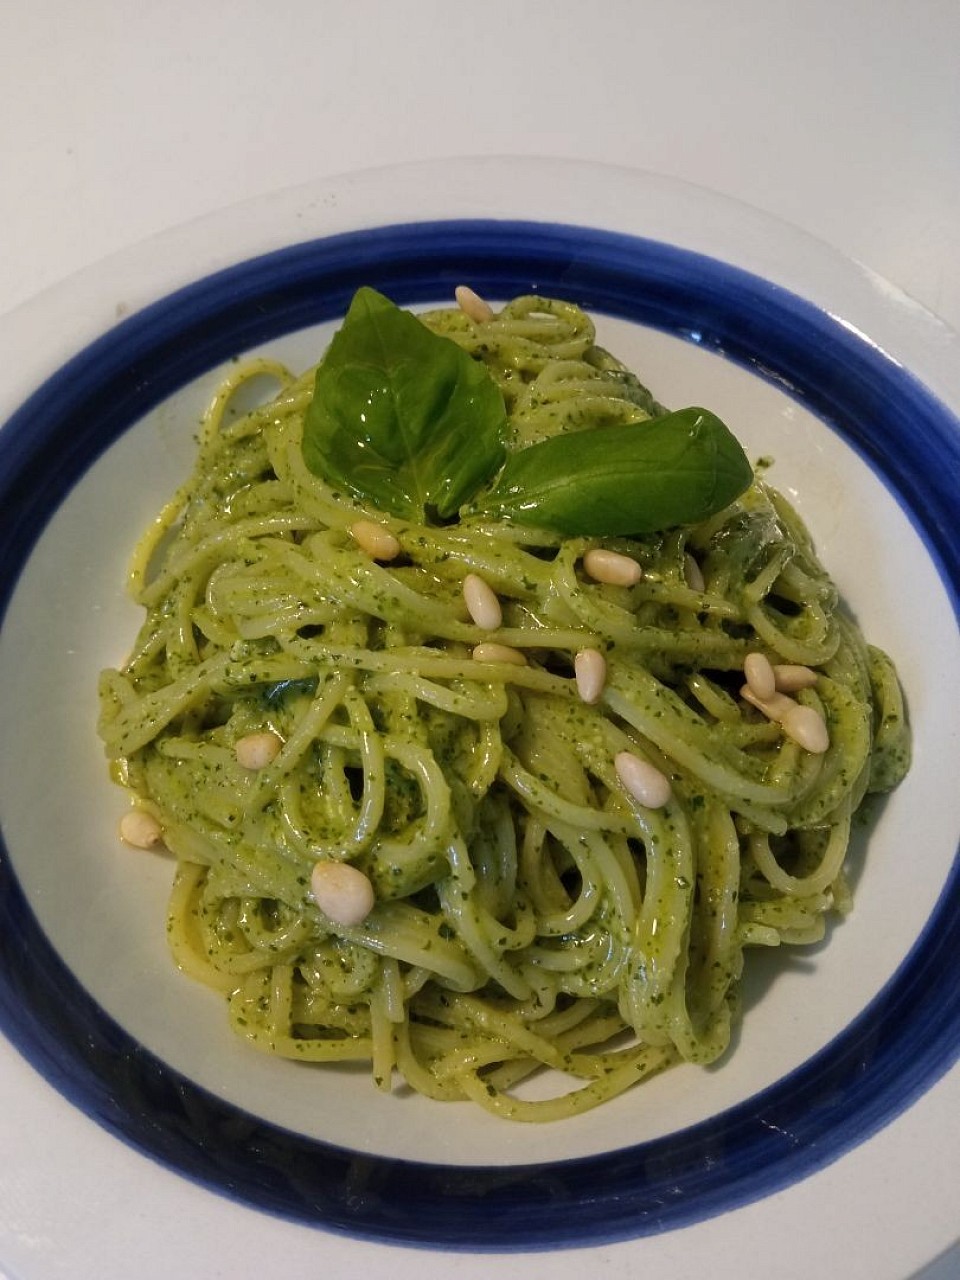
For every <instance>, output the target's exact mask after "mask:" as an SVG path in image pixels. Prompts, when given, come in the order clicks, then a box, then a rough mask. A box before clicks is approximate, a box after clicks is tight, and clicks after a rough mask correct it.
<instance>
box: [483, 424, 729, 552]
mask: <svg viewBox="0 0 960 1280" xmlns="http://www.w3.org/2000/svg"><path fill="white" fill-rule="evenodd" d="M752 479H753V469H752V468H751V466H750V463H749V461H748V460H747V457H746V455H745V454H744V452H743V449H742V448H741V447H740V445H739V443H738V442H737V440H736V438H735V437H734V436H733V435H732V434H731V433H730V431H729V430H728V429H727V427H725V426H724V424H723V423H722V422H721V421H720V419H719V418H718V417H716V415H715V414H712V413H710V412H709V411H708V410H707V409H698V408H692V409H681V410H679V411H678V412H677V413H668V414H665V415H664V416H663V417H662V418H654V419H653V420H652V421H651V422H644V423H637V424H635V425H631V426H610V427H597V428H596V429H595V430H587V431H578V432H574V433H573V434H570V435H563V436H552V437H551V438H550V439H549V440H543V441H541V442H540V443H539V444H535V445H531V446H530V447H529V448H527V449H521V450H520V451H519V452H518V453H514V454H512V455H511V456H510V457H509V458H508V459H507V463H506V465H505V466H504V468H503V470H502V472H501V473H500V475H499V477H498V478H497V482H496V484H495V485H494V487H493V488H492V489H491V490H490V491H489V492H487V493H486V494H484V495H482V496H481V497H480V498H479V499H478V501H477V503H476V510H477V511H478V512H480V513H481V514H483V515H485V516H494V517H497V516H506V517H508V518H510V519H512V520H515V521H517V522H518V523H520V524H528V525H534V526H538V527H540V528H545V529H552V530H555V531H556V532H558V533H565V534H572V535H577V534H583V535H596V536H605V535H607V536H612V535H616V534H641V533H653V532H654V531H656V530H658V529H668V528H670V527H671V526H673V525H678V524H694V523H696V522H697V521H699V520H705V519H706V518H707V517H708V516H711V515H714V514H715V513H716V512H717V511H721V510H722V509H723V508H724V507H725V506H727V505H728V504H729V503H731V502H733V500H734V499H735V498H737V497H739V496H740V494H741V493H743V491H744V490H745V489H746V488H747V487H748V486H749V484H750V482H751V480H752Z"/></svg>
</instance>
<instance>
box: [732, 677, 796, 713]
mask: <svg viewBox="0 0 960 1280" xmlns="http://www.w3.org/2000/svg"><path fill="white" fill-rule="evenodd" d="M740 697H741V698H743V699H744V701H745V702H749V703H750V705H751V706H754V707H756V708H757V710H758V711H762V712H763V714H764V715H765V716H766V717H767V719H768V720H782V719H783V717H784V716H785V715H786V714H787V712H788V711H790V710H791V709H792V708H793V707H795V706H797V705H798V704H797V703H796V702H794V700H793V698H788V697H787V695H786V694H785V693H775V694H773V696H772V697H770V698H758V697H757V695H756V694H755V693H754V691H753V690H752V689H751V688H750V686H749V685H748V684H745V685H744V686H743V688H742V689H741V690H740Z"/></svg>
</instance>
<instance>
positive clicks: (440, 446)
mask: <svg viewBox="0 0 960 1280" xmlns="http://www.w3.org/2000/svg"><path fill="white" fill-rule="evenodd" d="M505 423H506V412H505V409H504V404H503V397H502V395H501V394H500V390H499V388H498V387H497V385H496V383H495V382H494V381H493V379H492V378H491V376H490V374H489V373H488V372H487V370H486V369H485V368H484V366H483V365H482V364H480V363H479V362H478V361H475V360H472V359H471V358H470V356H468V355H467V354H466V352H464V351H463V350H461V348H460V347H458V346H457V345H456V343H454V342H452V341H451V340H450V339H449V338H443V337H440V336H438V335H437V334H434V333H431V332H430V330H428V329H427V328H426V327H425V326H424V325H423V324H421V322H420V321H419V320H418V319H417V318H416V316H414V315H412V314H411V313H410V312H408V311H402V310H400V308H398V307H396V306H394V304H393V303H392V302H391V301H390V300H389V299H388V298H385V297H384V296H383V295H382V294H380V293H377V292H376V290H374V289H368V288H362V289H359V290H358V291H357V293H356V295H355V296H354V299H353V302H352V303H351V305H350V310H349V311H348V313H347V316H346V319H345V320H344V323H343V325H342V327H341V328H340V330H339V331H338V333H337V334H336V335H335V337H334V339H333V341H332V342H331V344H330V347H329V349H328V351H327V353H326V355H325V356H324V358H323V360H322V362H321V364H320V366H319V368H318V370H317V375H316V383H315V388H314V395H313V400H312V401H311V404H310V407H309V409H308V410H307V415H306V421H305V424H304V437H303V456H304V461H305V462H306V464H307V466H308V467H309V468H310V470H311V471H313V472H314V473H315V474H316V475H319V476H322V477H323V478H324V479H325V480H327V481H329V482H330V483H332V484H336V485H341V486H342V487H343V488H345V489H347V490H349V492H351V493H352V494H354V495H356V496H357V497H359V498H361V499H363V500H365V501H369V502H371V503H372V504H373V505H374V506H376V507H379V508H380V509H381V510H382V511H385V512H389V513H391V514H392V515H395V516H400V517H402V518H406V519H411V520H417V521H420V522H423V521H426V520H429V519H430V518H432V517H437V516H439V517H440V518H447V517H449V516H452V515H454V514H455V513H456V512H457V511H458V509H459V508H460V507H461V506H462V505H463V503H464V502H466V501H467V499H468V498H471V497H472V496H473V495H474V493H476V491H477V490H478V489H479V488H480V487H481V486H482V485H483V484H485V483H486V482H487V481H488V480H489V479H490V478H491V476H493V475H494V474H495V472H496V470H497V468H498V467H499V466H500V465H501V463H502V462H503V458H504V447H503V434H504V426H505Z"/></svg>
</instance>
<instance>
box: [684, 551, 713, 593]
mask: <svg viewBox="0 0 960 1280" xmlns="http://www.w3.org/2000/svg"><path fill="white" fill-rule="evenodd" d="M683 579H684V582H686V584H687V586H688V587H689V588H690V590H691V591H706V589H707V583H706V579H705V578H704V576H703V570H702V569H701V568H700V566H699V565H698V564H697V562H696V560H694V558H693V556H692V555H691V554H690V552H689V551H687V552H686V553H685V554H684V557H683Z"/></svg>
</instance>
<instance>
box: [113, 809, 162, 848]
mask: <svg viewBox="0 0 960 1280" xmlns="http://www.w3.org/2000/svg"><path fill="white" fill-rule="evenodd" d="M120 839H121V840H122V841H123V842H124V844H129V845H133V847H134V848H135V849H155V848H156V847H157V845H158V844H162V843H163V827H161V825H160V823H159V822H158V821H157V820H156V818H155V817H154V816H153V814H152V813H147V811H146V809H131V810H130V811H129V813H125V814H124V815H123V817H122V818H121V819H120Z"/></svg>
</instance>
